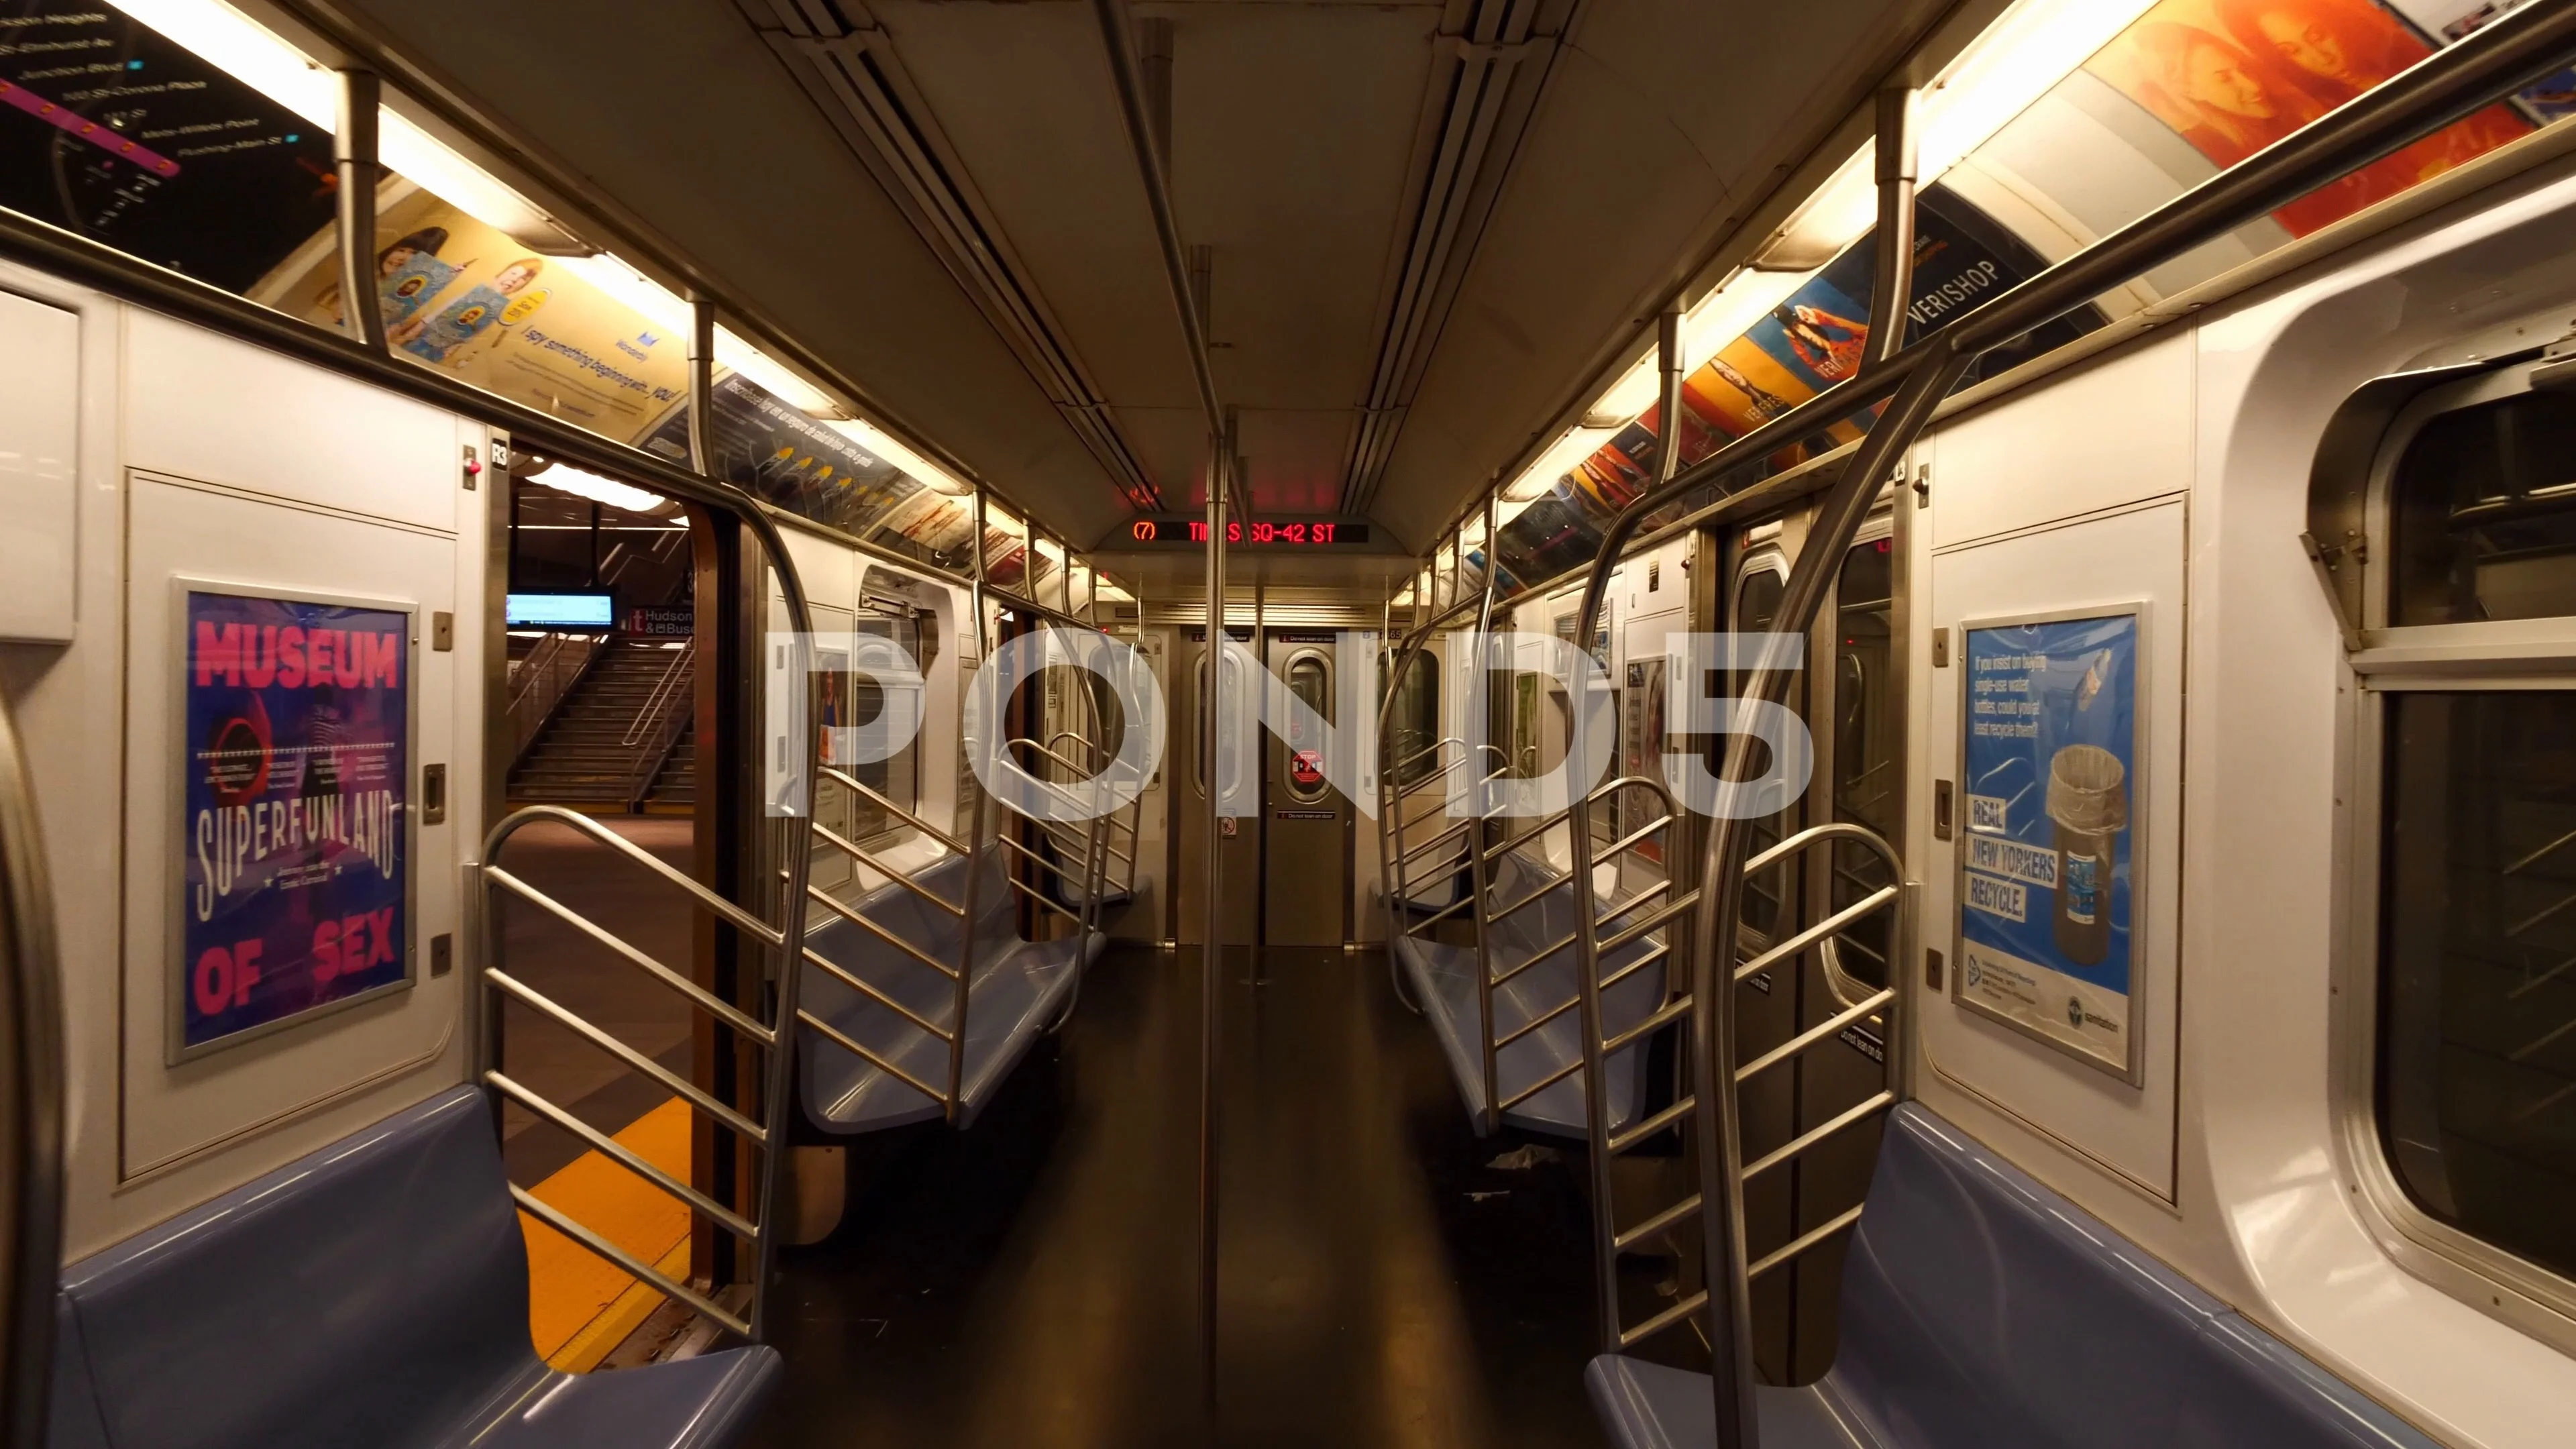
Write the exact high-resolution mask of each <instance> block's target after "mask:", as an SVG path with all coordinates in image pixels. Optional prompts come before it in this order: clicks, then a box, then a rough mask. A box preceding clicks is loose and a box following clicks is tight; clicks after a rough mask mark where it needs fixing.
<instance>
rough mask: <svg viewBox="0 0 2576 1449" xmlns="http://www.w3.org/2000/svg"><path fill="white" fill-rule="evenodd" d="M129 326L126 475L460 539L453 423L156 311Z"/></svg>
mask: <svg viewBox="0 0 2576 1449" xmlns="http://www.w3.org/2000/svg"><path fill="white" fill-rule="evenodd" d="M125 316H126V326H125V332H126V336H125V457H124V463H125V466H127V467H129V468H141V469H144V470H146V471H148V472H155V473H166V474H169V475H171V476H173V477H179V478H189V479H194V480H196V481H197V482H200V483H213V484H217V485H220V486H222V487H226V488H236V489H241V490H243V491H245V492H250V493H258V494H263V495H266V496H269V497H273V498H280V499H286V500H289V501H292V502H296V503H304V504H310V505H313V506H316V507H321V508H330V509H336V510H339V511H340V512H343V513H348V514H353V515H357V516H360V517H366V518H381V519H384V520H386V521H388V522H392V523H403V524H409V525H411V526H413V527H417V528H434V529H437V530H439V531H441V532H444V533H450V534H452V533H455V532H456V531H457V518H458V513H457V509H458V503H457V500H458V498H459V497H460V496H462V495H463V493H464V486H463V484H464V465H465V459H464V454H463V451H462V449H461V448H460V446H459V445H458V443H457V441H456V424H455V421H454V418H453V415H452V414H449V413H446V412H442V411H440V410H439V409H437V408H433V407H430V406H428V405H426V404H423V403H417V402H413V401H411V400H410V399H408V398H405V397H401V396H398V395H396V394H394V393H390V392H386V391H384V390H382V389H380V388H374V387H369V386H368V385H367V384H365V383H362V382H358V381H356V380H354V379H351V378H346V377H342V376H340V375H338V374H336V373H331V372H326V371H324V370H322V369H321V368H318V367H314V366H311V365H309V364H306V363H302V362H298V361H296V360H294V359H293V358H289V357H284V356H280V355H279V354H277V353H274V352H264V351H261V350H260V349H258V348H256V347H249V346H245V345H243V344H241V343H238V342H234V341H232V340H230V339H228V338H224V337H219V336H216V335H215V334H214V333H211V332H207V331H204V330H202V329H200V328H196V327H191V326H189V325H187V324H186V323H184V322H176V321H172V320H171V319H169V318H167V317H162V316H159V315H157V314H155V313H151V312H145V311H142V310H140V309H138V308H128V309H126V312H125ZM478 482H479V480H478Z"/></svg>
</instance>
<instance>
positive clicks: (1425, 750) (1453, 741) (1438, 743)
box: [1387, 735, 1467, 771]
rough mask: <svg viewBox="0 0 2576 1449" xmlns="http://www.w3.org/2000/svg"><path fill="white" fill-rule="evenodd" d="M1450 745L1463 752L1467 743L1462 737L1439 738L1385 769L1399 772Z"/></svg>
mask: <svg viewBox="0 0 2576 1449" xmlns="http://www.w3.org/2000/svg"><path fill="white" fill-rule="evenodd" d="M1451 745H1456V746H1457V747H1458V748H1460V749H1462V750H1463V749H1465V748H1467V741H1466V740H1465V739H1463V738H1462V737H1460V736H1457V735H1447V736H1444V737H1442V738H1440V739H1436V740H1433V741H1432V742H1431V743H1429V744H1427V745H1424V746H1423V747H1422V748H1421V749H1418V750H1415V751H1414V752H1413V753H1412V754H1409V755H1406V756H1405V757H1404V758H1403V759H1400V760H1397V761H1395V762H1394V763H1393V764H1392V765H1389V766H1388V767H1387V768H1388V770H1390V771H1393V770H1401V769H1403V768H1404V767H1405V766H1407V765H1410V764H1412V763H1413V762H1414V761H1416V760H1418V759H1421V758H1422V757H1423V756H1425V755H1428V754H1431V753H1433V752H1435V751H1438V750H1445V749H1447V748H1448V747H1449V746H1451Z"/></svg>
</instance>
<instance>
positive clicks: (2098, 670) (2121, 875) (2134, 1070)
mask: <svg viewBox="0 0 2576 1449" xmlns="http://www.w3.org/2000/svg"><path fill="white" fill-rule="evenodd" d="M2140 619H2141V609H2140V608H2138V607H2135V606H2132V607H2126V608H2122V609H2119V610H2117V611H2096V612H2091V613H2088V614H2086V615H2084V616H2082V617H2076V618H2065V617H2060V618H2050V619H2029V620H2010V621H2000V622H1994V623H1976V624H1970V625H1968V626H1966V627H1965V628H1964V629H1963V630H1962V631H1961V632H1962V633H1963V634H1964V635H1965V640H1966V648H1965V650H1964V651H1963V657H1962V659H1961V663H1962V665H1963V666H1964V668H1963V670H1962V686H1963V688H1964V690H1965V691H1966V698H1965V701H1964V704H1965V712H1964V715H1963V728H1962V730H1961V734H1962V736H1963V754H1964V757H1965V758H1964V760H1963V761H1962V773H1961V782H1962V794H1963V795H1964V797H1965V799H1964V802H1963V804H1964V810H1963V815H1964V820H1963V822H1962V823H1963V824H1964V825H1965V827H1966V828H1965V830H1964V831H1962V833H1961V835H1960V841H1959V897H1958V899H1959V971H1958V974H1957V977H1956V980H1957V986H1956V991H1957V999H1958V1000H1959V1001H1960V1003H1961V1004H1963V1005H1965V1006H1967V1007H1969V1008H1971V1009H1973V1010H1975V1011H1978V1012H1981V1013H1983V1014H1985V1015H1987V1016H1990V1017H1993V1018H1994V1019H1996V1020H1998V1021H2001V1022H2003V1023H2004V1024H2006V1025H2008V1026H2010V1027H2012V1028H2014V1029H2016V1030H2018V1031H2022V1032H2026V1033H2028V1034H2030V1035H2032V1036H2035V1037H2038V1038H2039V1039H2041V1040H2042V1041H2045V1042H2048V1043H2049V1044H2051V1045H2053V1046H2055V1047H2057V1048H2059V1049H2060V1050H2063V1051H2066V1052H2069V1053H2071V1054H2073V1055H2075V1056H2076V1057H2078V1058H2081V1059H2083V1060H2085V1061H2088V1062H2090V1063H2091V1064H2093V1065H2095V1066H2097V1067H2099V1068H2101V1069H2102V1070H2104V1071H2107V1072H2110V1073H2111V1074H2112V1075H2114V1076H2118V1077H2121V1078H2123V1079H2126V1080H2128V1081H2130V1082H2132V1083H2134V1082H2136V1081H2138V1080H2139V1068H2140V1063H2141V1060H2142V1058H2141V1054H2140V1052H2139V1043H2140V1036H2139V1034H2138V1031H2137V1022H2136V1007H2135V1003H2136V1001H2137V1000H2138V986H2139V983H2138V979H2137V976H2138V962H2139V956H2138V953H2137V950H2138V943H2137V934H2136V930H2135V924H2134V923H2135V920H2136V909H2137V899H2138V857H2137V844H2136V842H2137V823H2136V817H2137V814H2138V800H2139V781H2138V757H2139V749H2138V705H2139V701H2138V655H2139V633H2140Z"/></svg>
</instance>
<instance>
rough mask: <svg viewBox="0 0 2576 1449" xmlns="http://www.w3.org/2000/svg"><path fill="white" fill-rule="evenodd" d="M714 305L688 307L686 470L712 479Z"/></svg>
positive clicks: (705, 302) (706, 302)
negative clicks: (687, 467) (688, 469)
mask: <svg viewBox="0 0 2576 1449" xmlns="http://www.w3.org/2000/svg"><path fill="white" fill-rule="evenodd" d="M715 376H716V304H715V303H713V302H711V301H709V300H707V299H706V298H704V297H700V298H698V299H697V300H696V301H694V302H692V303H690V304H689V467H690V468H691V469H693V470H695V471H696V472H699V473H702V474H705V475H706V476H708V477H713V476H715V453H716V444H715V426H716V424H715V416H716V415H715V407H716V390H715Z"/></svg>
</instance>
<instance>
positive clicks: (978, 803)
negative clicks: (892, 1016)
mask: <svg viewBox="0 0 2576 1449" xmlns="http://www.w3.org/2000/svg"><path fill="white" fill-rule="evenodd" d="M984 565H985V548H984V490H983V489H981V488H978V489H976V490H975V582H974V585H973V586H972V587H971V588H969V589H968V590H967V594H968V596H969V597H970V598H971V599H972V601H973V612H974V616H975V658H976V662H977V663H978V664H981V663H982V662H983V661H984V660H985V659H988V658H990V657H991V656H992V653H993V639H992V634H991V632H990V630H989V629H987V627H986V626H985V622H984V616H985V614H986V613H987V612H988V611H987V609H986V607H985V593H984V590H985V580H984ZM984 677H985V676H984V675H982V674H980V673H979V674H974V675H970V676H968V677H967V679H966V688H968V689H970V690H971V689H974V688H976V687H977V683H976V682H977V681H978V680H980V679H982V678H984ZM1009 702H1010V701H1008V700H1001V699H997V700H993V701H991V708H989V709H987V710H985V711H984V730H985V733H986V734H987V735H990V734H992V733H993V732H995V731H998V730H1000V729H1002V728H1003V724H1002V708H1003V706H1005V705H1007V704H1008V703H1009ZM965 744H966V747H967V748H969V749H994V748H996V747H997V742H996V741H994V740H992V739H983V740H967V741H965ZM992 808H993V802H992V799H991V797H990V796H989V795H988V794H987V793H986V792H985V791H984V790H983V789H982V788H980V787H979V788H977V790H976V791H975V808H974V810H973V811H972V812H971V813H969V814H968V815H967V817H966V826H965V829H963V830H962V831H960V832H959V835H960V836H961V837H962V839H963V840H964V843H965V846H966V890H965V893H964V895H963V896H962V898H961V899H960V900H959V903H958V904H959V907H960V908H961V909H962V910H964V911H965V913H966V914H965V921H964V927H965V929H964V930H962V931H961V932H959V934H958V938H957V941H958V944H957V992H956V996H955V998H954V999H955V1002H956V1008H955V1010H954V1012H953V1013H952V1014H951V1016H950V1017H949V1022H948V1025H949V1030H951V1031H953V1032H954V1033H956V1035H955V1036H953V1037H951V1038H950V1039H949V1042H948V1102H947V1119H948V1122H949V1124H950V1125H951V1126H954V1125H956V1122H957V1116H958V1107H959V1102H958V1098H959V1097H961V1096H962V1095H964V1092H965V1083H966V1009H967V1006H968V1004H969V1002H970V1000H971V998H972V996H973V994H974V993H973V988H974V984H975V918H976V916H977V915H978V914H979V912H980V909H981V901H980V899H979V897H980V896H981V895H982V889H981V887H982V885H983V875H984V860H985V849H984V818H985V816H986V815H988V814H989V813H991V811H992Z"/></svg>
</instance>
